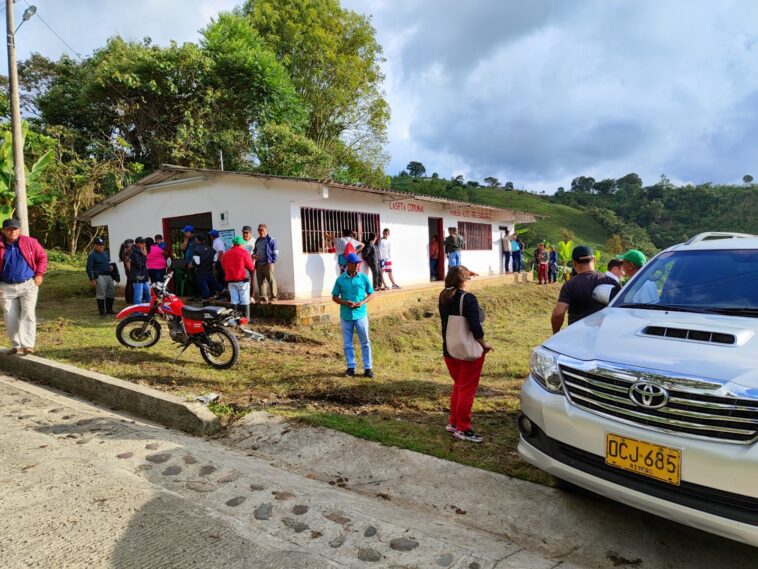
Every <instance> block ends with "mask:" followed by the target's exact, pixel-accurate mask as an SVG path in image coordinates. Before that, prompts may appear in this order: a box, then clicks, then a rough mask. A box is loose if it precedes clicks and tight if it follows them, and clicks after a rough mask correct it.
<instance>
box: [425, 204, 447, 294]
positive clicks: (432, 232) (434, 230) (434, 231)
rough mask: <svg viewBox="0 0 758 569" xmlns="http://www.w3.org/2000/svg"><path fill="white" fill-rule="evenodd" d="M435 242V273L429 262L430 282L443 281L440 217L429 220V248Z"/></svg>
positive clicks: (442, 239) (443, 267) (443, 252)
mask: <svg viewBox="0 0 758 569" xmlns="http://www.w3.org/2000/svg"><path fill="white" fill-rule="evenodd" d="M435 238H436V240H437V271H436V274H435V273H434V272H433V264H432V262H431V257H430V262H429V277H430V278H431V280H435V279H436V280H439V281H443V280H445V244H444V241H445V230H444V228H443V226H442V218H441V217H430V218H429V247H430V248H431V247H432V243H433V242H434V240H435Z"/></svg>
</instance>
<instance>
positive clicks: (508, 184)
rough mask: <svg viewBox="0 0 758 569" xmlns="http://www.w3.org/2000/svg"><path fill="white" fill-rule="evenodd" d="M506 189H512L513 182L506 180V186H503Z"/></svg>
mask: <svg viewBox="0 0 758 569" xmlns="http://www.w3.org/2000/svg"><path fill="white" fill-rule="evenodd" d="M503 187H504V188H505V189H506V190H512V189H513V182H506V183H505V186H503Z"/></svg>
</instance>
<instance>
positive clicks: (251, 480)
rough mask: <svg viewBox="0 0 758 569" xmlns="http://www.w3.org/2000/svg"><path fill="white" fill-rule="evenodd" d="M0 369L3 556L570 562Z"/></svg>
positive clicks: (195, 561)
mask: <svg viewBox="0 0 758 569" xmlns="http://www.w3.org/2000/svg"><path fill="white" fill-rule="evenodd" d="M312 478H313V477H309V476H308V475H307V474H306V475H302V474H296V473H293V472H290V471H288V470H286V469H283V468H279V467H276V466H272V465H271V464H269V463H267V462H266V461H265V460H262V459H260V458H256V457H252V456H248V455H247V454H245V453H244V452H243V451H240V450H236V449H230V448H228V447H225V446H223V445H221V444H219V443H218V442H214V441H206V440H203V439H199V438H194V437H190V436H187V435H184V434H181V433H176V432H173V431H170V430H167V429H165V428H162V427H158V426H154V425H150V424H146V423H143V422H140V421H135V420H133V419H132V418H130V417H127V416H124V415H119V414H116V413H112V412H109V411H106V410H102V409H99V408H97V407H95V406H93V405H91V404H89V403H85V402H82V401H78V400H76V399H74V398H69V397H65V396H63V395H60V394H57V393H54V392H52V391H49V390H46V389H43V388H41V387H37V386H35V385H31V384H28V383H25V382H22V381H18V380H15V379H12V378H9V377H4V376H0V536H2V538H0V560H2V561H0V564H1V565H2V567H3V568H5V569H12V568H17V567H18V568H21V567H24V568H26V567H39V568H56V569H59V568H60V569H63V568H80V567H81V568H84V567H86V568H98V567H114V568H129V569H133V568H135V569H142V568H153V567H155V568H172V567H176V568H185V567H200V568H203V569H213V568H217V567H218V568H222V567H223V568H224V569H231V568H242V567H250V568H253V567H255V568H272V569H275V568H279V567H281V568H287V569H297V568H306V567H308V568H314V569H321V568H328V567H398V568H399V567H418V568H422V567H433V568H439V567H456V568H467V569H477V568H479V569H485V568H486V569H493V568H497V569H505V568H512V569H516V568H518V569H532V568H534V569H553V568H555V567H558V566H560V567H562V568H563V569H571V568H574V569H576V568H577V566H576V565H573V564H571V563H567V562H562V561H556V560H551V559H548V558H546V557H544V556H543V555H540V554H536V553H533V552H530V551H527V550H524V549H522V548H520V547H519V546H518V545H516V544H515V543H513V542H512V541H509V540H507V539H505V538H503V537H502V536H498V535H496V534H494V533H490V532H486V531H480V530H476V529H472V528H468V527H464V526H462V525H458V524H456V523H454V522H451V521H450V519H449V518H448V517H443V516H439V517H438V516H435V515H434V514H425V515H423V516H420V515H418V513H414V512H413V511H410V510H408V509H404V508H403V507H402V506H401V505H398V504H395V503H389V502H386V501H384V500H382V499H380V498H376V497H374V498H373V499H371V498H370V497H367V496H362V495H357V494H356V493H354V492H350V491H348V490H343V489H341V488H338V487H335V486H331V485H329V484H327V483H325V482H323V481H319V480H315V479H312Z"/></svg>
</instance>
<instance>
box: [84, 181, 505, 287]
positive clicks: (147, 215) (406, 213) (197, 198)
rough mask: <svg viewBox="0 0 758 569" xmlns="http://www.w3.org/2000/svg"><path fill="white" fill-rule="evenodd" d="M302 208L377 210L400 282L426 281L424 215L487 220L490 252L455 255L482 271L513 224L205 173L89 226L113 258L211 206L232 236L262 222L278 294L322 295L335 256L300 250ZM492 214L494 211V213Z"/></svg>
mask: <svg viewBox="0 0 758 569" xmlns="http://www.w3.org/2000/svg"><path fill="white" fill-rule="evenodd" d="M301 207H311V208H319V209H333V210H342V211H359V212H365V213H378V214H379V216H380V223H381V229H384V228H385V227H386V228H389V229H390V232H391V240H392V265H393V269H394V275H395V280H396V281H397V283H398V284H399V285H401V286H403V285H409V284H416V283H425V282H429V260H428V245H429V243H428V242H429V238H428V219H429V218H430V217H440V218H442V219H443V227H444V233H445V235H447V227H454V226H457V225H458V221H472V222H477V223H491V225H492V250H491V251H463V253H462V263H463V264H464V265H466V266H467V267H468V268H470V269H471V270H473V271H476V272H478V273H480V274H483V275H485V274H498V273H500V272H501V260H500V259H501V250H500V231H499V230H498V226H499V225H507V226H509V227H510V228H512V227H513V225H514V223H513V220H510V219H502V218H500V219H498V218H492V219H482V218H481V217H477V216H482V214H484V215H485V217H486V216H489V215H490V214H489V213H488V212H487V213H485V210H476V209H475V207H474V206H472V207H466V206H463V207H460V208H458V207H451V206H446V205H444V204H435V203H430V202H424V201H415V200H403V201H402V202H398V201H393V200H392V199H391V198H390V197H388V196H382V195H375V194H368V193H365V192H358V191H352V190H345V189H335V188H330V189H329V196H328V198H326V199H325V198H323V197H322V186H321V185H320V184H316V183H306V182H293V181H288V180H266V179H262V178H253V177H249V176H235V175H232V174H226V175H213V174H206V179H205V180H199V181H195V182H190V183H186V184H178V185H171V186H166V187H164V188H156V189H154V190H147V191H144V192H143V193H141V194H139V195H137V196H134V197H132V198H130V199H128V200H126V201H125V202H122V203H121V204H119V205H117V206H115V207H113V208H111V209H109V210H106V211H104V212H102V213H100V214H99V215H97V216H96V217H95V218H94V219H93V221H92V225H95V226H103V225H105V226H107V227H108V235H109V238H110V253H111V259H114V260H115V259H116V257H117V255H118V249H119V246H120V244H121V243H122V242H123V241H124V240H125V239H127V238H134V237H136V236H138V235H142V236H145V237H147V236H152V235H154V234H156V233H162V230H163V224H162V220H163V218H164V217H178V216H183V215H192V214H197V213H203V212H208V211H210V212H212V215H213V224H214V228H217V229H231V228H233V229H235V230H236V234H237V235H240V234H241V229H242V226H243V225H250V226H252V227H253V231H255V228H256V226H257V225H258V224H259V223H266V224H267V225H268V228H269V233H270V234H271V235H272V236H273V237H275V238H276V239H277V241H278V244H279V254H280V257H279V262H278V263H277V267H276V278H277V284H278V285H279V289H280V292H281V293H283V296H290V297H291V296H292V295H294V296H296V297H301V298H308V297H319V296H328V295H329V294H330V293H331V289H332V286H333V284H334V280H335V279H336V277H337V276H338V274H339V271H338V268H337V259H336V256H335V255H334V254H305V253H303V252H302V251H303V245H302V237H301V225H300V208H301ZM221 212H228V222H226V223H224V224H223V225H222V222H221V219H220V214H221ZM491 213H492V214H494V216H497V215H499V214H498V212H496V211H493V212H491ZM443 238H444V235H443ZM446 266H447V265H446ZM121 270H122V271H123V267H122V268H121Z"/></svg>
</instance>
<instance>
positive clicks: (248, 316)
mask: <svg viewBox="0 0 758 569" xmlns="http://www.w3.org/2000/svg"><path fill="white" fill-rule="evenodd" d="M242 310H244V311H245V318H247V321H248V322H250V305H249V304H243V305H242Z"/></svg>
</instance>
